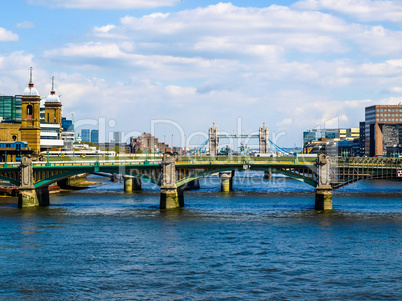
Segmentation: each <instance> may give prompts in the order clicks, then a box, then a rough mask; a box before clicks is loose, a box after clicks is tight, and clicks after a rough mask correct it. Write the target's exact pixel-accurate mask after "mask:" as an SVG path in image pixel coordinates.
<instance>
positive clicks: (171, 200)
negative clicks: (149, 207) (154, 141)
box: [160, 153, 184, 209]
mask: <svg viewBox="0 0 402 301" xmlns="http://www.w3.org/2000/svg"><path fill="white" fill-rule="evenodd" d="M183 206H184V196H183V189H181V188H177V186H176V158H175V157H174V156H173V154H169V153H165V154H164V155H163V160H162V183H161V196H160V209H174V208H180V207H183Z"/></svg>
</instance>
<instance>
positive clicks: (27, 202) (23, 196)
mask: <svg viewBox="0 0 402 301" xmlns="http://www.w3.org/2000/svg"><path fill="white" fill-rule="evenodd" d="M38 206H39V200H38V196H37V195H36V191H35V189H32V188H20V189H19V192H18V207H19V208H25V207H38Z"/></svg>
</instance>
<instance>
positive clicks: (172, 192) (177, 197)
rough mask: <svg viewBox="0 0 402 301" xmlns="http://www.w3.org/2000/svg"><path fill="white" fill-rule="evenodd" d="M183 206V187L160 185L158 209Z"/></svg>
mask: <svg viewBox="0 0 402 301" xmlns="http://www.w3.org/2000/svg"><path fill="white" fill-rule="evenodd" d="M180 207H184V195H183V189H181V188H180V187H179V188H173V187H171V188H166V187H163V188H162V187H161V199H160V209H175V208H180Z"/></svg>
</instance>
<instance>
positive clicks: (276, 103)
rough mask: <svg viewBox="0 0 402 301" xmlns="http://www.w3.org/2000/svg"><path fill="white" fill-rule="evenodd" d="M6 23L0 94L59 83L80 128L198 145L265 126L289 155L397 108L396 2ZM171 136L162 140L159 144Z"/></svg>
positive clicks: (70, 0) (400, 88) (222, 6)
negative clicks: (308, 139) (376, 111)
mask: <svg viewBox="0 0 402 301" xmlns="http://www.w3.org/2000/svg"><path fill="white" fill-rule="evenodd" d="M2 12H3V13H2V18H1V21H0V93H1V94H5V95H16V94H21V93H22V91H23V90H24V88H25V87H26V86H27V83H28V80H29V70H28V69H29V67H31V66H32V67H33V68H34V83H35V87H36V88H37V89H38V91H39V92H40V95H41V96H42V97H46V96H47V95H48V94H49V91H50V88H51V77H52V76H55V79H56V92H57V94H61V100H62V103H63V115H64V116H65V117H67V118H71V116H72V114H74V118H75V122H76V125H77V126H81V127H82V128H83V127H85V128H96V127H99V128H100V130H101V139H102V138H103V139H108V131H117V130H118V131H123V132H124V135H125V137H128V136H131V135H134V136H135V135H136V134H138V133H140V132H144V131H146V132H149V131H153V132H154V133H155V134H156V136H157V137H159V138H160V139H161V140H163V139H166V140H167V141H166V142H169V144H170V141H171V137H172V135H173V138H174V141H175V142H174V143H175V144H179V143H182V142H181V141H179V137H180V133H181V134H182V135H183V133H184V134H185V135H186V137H187V138H186V139H189V137H190V138H191V139H190V140H191V141H187V144H197V143H201V142H202V141H203V139H204V138H203V137H202V134H201V133H204V135H205V133H207V131H208V128H209V127H210V126H211V125H212V123H213V122H215V124H216V125H217V127H218V128H219V130H220V131H221V132H229V133H237V132H239V131H240V130H241V131H242V132H243V133H246V134H247V133H252V132H254V131H256V130H258V128H259V127H260V126H261V125H262V124H263V123H264V122H265V124H266V125H267V126H268V127H269V129H270V135H271V138H272V139H274V140H275V141H276V142H277V143H278V144H279V145H281V146H294V145H295V144H296V145H301V142H302V131H303V130H307V129H313V128H318V127H321V128H323V127H327V128H329V127H338V126H339V127H358V122H359V121H362V120H364V108H365V107H366V106H369V105H373V104H398V103H400V102H401V101H402V1H374V0H372V1H370V0H322V1H319V0H300V1H262V0H247V1H244V0H243V1H231V2H218V1H211V0H203V1H201V0H182V1H180V0H113V1H111V0H13V1H3V3H2ZM164 137H165V138H164Z"/></svg>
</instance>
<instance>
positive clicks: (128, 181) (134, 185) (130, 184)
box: [123, 175, 141, 193]
mask: <svg viewBox="0 0 402 301" xmlns="http://www.w3.org/2000/svg"><path fill="white" fill-rule="evenodd" d="M123 180H124V192H126V193H131V192H133V191H139V190H141V179H139V178H136V177H133V176H129V175H123Z"/></svg>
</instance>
